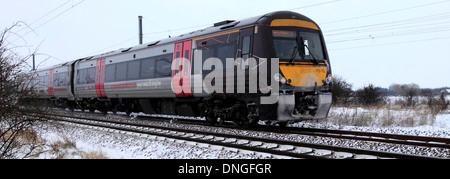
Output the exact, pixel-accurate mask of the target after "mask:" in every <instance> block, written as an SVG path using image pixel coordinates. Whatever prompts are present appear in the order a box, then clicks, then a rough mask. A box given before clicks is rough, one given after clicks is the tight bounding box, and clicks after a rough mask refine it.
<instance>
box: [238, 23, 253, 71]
mask: <svg viewBox="0 0 450 179" xmlns="http://www.w3.org/2000/svg"><path fill="white" fill-rule="evenodd" d="M253 29H254V28H253V27H251V28H246V29H242V30H241V31H240V32H239V37H240V38H239V49H241V50H239V53H238V57H241V58H242V59H243V60H244V62H246V63H245V64H246V65H247V66H248V62H247V59H248V58H250V57H251V54H252V49H253V48H252V46H253V43H252V42H253ZM242 67H243V68H244V63H243V65H242Z"/></svg>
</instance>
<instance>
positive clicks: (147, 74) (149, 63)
mask: <svg viewBox="0 0 450 179" xmlns="http://www.w3.org/2000/svg"><path fill="white" fill-rule="evenodd" d="M155 61H156V60H155V58H146V59H143V60H142V65H141V79H150V78H154V77H155Z"/></svg>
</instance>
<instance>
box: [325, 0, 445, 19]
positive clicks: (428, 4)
mask: <svg viewBox="0 0 450 179" xmlns="http://www.w3.org/2000/svg"><path fill="white" fill-rule="evenodd" d="M448 2H450V0H445V1H439V2H434V3H427V4H422V5H417V6H411V7H407V8H402V9H395V10H390V11H384V12H378V13H374V14H369V15H364V16H358V17H351V18H345V19H341V20H335V21H330V22H324V23H321V24H322V25H327V24H333V23H337V22H344V21H349V20H355V19H361V18H367V17H372V16H379V15H384V14H389V13H394V12H401V11H407V10H411V9H416V8H422V7H426V6H433V5H437V4H442V3H448Z"/></svg>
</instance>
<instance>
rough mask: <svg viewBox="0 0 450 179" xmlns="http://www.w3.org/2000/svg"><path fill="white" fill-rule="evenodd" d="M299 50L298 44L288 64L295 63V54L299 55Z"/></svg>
mask: <svg viewBox="0 0 450 179" xmlns="http://www.w3.org/2000/svg"><path fill="white" fill-rule="evenodd" d="M297 51H298V47H297V46H296V47H294V53H293V54H292V56H291V59H290V60H289V63H288V64H287V65H288V66H289V65H293V64H294V62H295V56H297Z"/></svg>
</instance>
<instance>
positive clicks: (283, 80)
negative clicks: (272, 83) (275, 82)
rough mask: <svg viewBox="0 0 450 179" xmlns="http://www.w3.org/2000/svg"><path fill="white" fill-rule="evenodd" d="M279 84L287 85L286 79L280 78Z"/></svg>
mask: <svg viewBox="0 0 450 179" xmlns="http://www.w3.org/2000/svg"><path fill="white" fill-rule="evenodd" d="M280 82H281V84H283V85H284V84H286V83H287V79H286V78H284V77H283V78H281V80H280Z"/></svg>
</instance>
